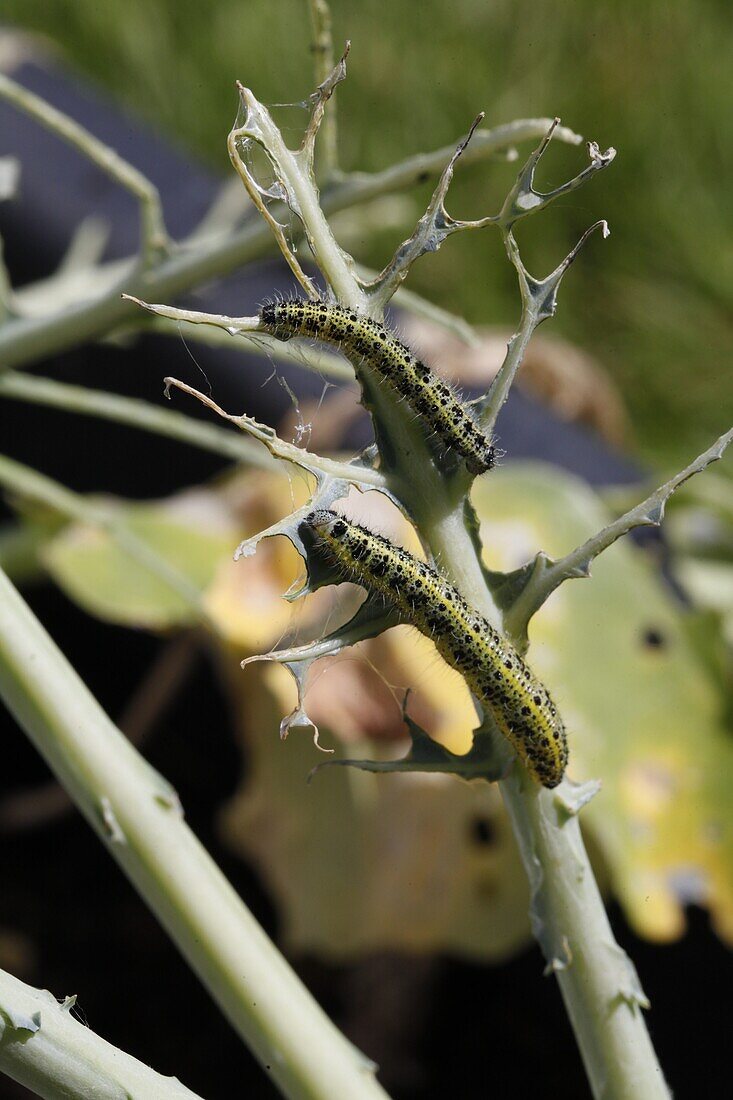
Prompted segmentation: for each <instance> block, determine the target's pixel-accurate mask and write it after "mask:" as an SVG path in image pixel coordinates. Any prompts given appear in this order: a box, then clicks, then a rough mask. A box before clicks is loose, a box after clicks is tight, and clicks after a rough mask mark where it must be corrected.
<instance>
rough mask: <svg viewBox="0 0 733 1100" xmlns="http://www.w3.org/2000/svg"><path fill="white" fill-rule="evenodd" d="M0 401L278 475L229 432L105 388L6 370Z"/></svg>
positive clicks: (265, 458)
mask: <svg viewBox="0 0 733 1100" xmlns="http://www.w3.org/2000/svg"><path fill="white" fill-rule="evenodd" d="M0 397H7V398H11V399H13V400H18V401H29V402H31V403H33V404H35V405H47V406H49V407H51V408H55V409H63V410H65V411H66V412H71V413H81V414H82V415H83V416H95V417H99V418H100V419H101V420H112V421H115V422H116V423H118V424H127V425H128V426H129V427H131V428H139V429H140V430H141V431H146V432H154V433H155V434H157V435H162V436H167V437H168V438H169V439H175V440H177V441H178V442H180V443H188V444H190V445H191V446H192V447H199V448H201V449H202V450H204V451H210V452H212V453H213V454H218V455H222V456H223V457H224V458H230V459H232V461H234V462H244V463H247V464H248V465H251V466H260V467H262V468H263V469H266V470H272V471H281V470H282V467H281V466H280V464H279V463H276V462H273V461H272V460H271V459H270V458H269V457H268V455H267V454H266V452H264V451H263V450H262V448H261V447H258V446H256V444H254V443H252V442H251V441H250V440H248V439H246V438H245V437H243V436H241V435H237V434H235V433H234V432H231V431H226V430H225V429H223V428H219V427H217V426H216V425H214V424H206V423H204V422H202V421H200V420H194V419H193V417H190V416H186V415H184V414H183V413H180V412H176V411H174V410H173V409H166V408H162V409H161V408H158V407H157V406H156V405H151V404H150V403H149V402H147V401H141V400H140V399H139V398H135V397H122V396H121V395H120V394H117V393H109V392H107V391H106V390H93V389H88V388H87V387H86V386H75V385H72V384H71V383H69V382H57V381H56V380H55V379H53V378H41V377H39V376H38V375H35V374H26V373H21V372H18V371H6V372H5V373H4V374H0Z"/></svg>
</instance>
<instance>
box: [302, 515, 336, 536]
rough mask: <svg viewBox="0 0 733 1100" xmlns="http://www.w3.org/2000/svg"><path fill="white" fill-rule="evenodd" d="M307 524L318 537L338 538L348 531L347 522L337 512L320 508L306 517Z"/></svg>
mask: <svg viewBox="0 0 733 1100" xmlns="http://www.w3.org/2000/svg"><path fill="white" fill-rule="evenodd" d="M305 522H306V523H307V525H308V527H310V529H311V530H312V531H314V532H315V533H316V534H317V535H325V534H333V535H335V536H336V537H337V538H338V537H339V535H343V534H344V532H345V531H346V522H345V521H344V519H343V518H342V517H341V516H339V515H337V514H336V512H332V511H330V509H328V508H319V509H318V511H316V512H311V513H310V514H309V515H307V516H306V517H305Z"/></svg>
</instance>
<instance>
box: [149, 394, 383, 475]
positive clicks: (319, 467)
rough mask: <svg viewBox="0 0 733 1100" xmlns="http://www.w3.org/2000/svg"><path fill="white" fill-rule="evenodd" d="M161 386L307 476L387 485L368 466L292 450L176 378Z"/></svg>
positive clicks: (248, 419) (249, 419)
mask: <svg viewBox="0 0 733 1100" xmlns="http://www.w3.org/2000/svg"><path fill="white" fill-rule="evenodd" d="M165 384H166V386H167V387H171V386H174V387H175V388H176V389H178V390H182V391H183V392H184V393H187V394H189V396H191V397H195V398H196V400H197V401H200V402H201V403H202V405H206V407H207V408H209V409H211V410H212V411H213V412H215V413H216V414H217V416H220V417H222V419H223V420H228V421H229V422H230V423H231V424H236V425H237V427H238V428H241V430H242V431H244V432H247V433H248V434H249V435H251V436H252V437H253V439H258V440H259V441H260V443H263V444H264V446H265V447H267V449H268V451H269V452H270V454H272V455H275V456H276V457H277V458H281V459H284V460H285V461H286V462H292V463H293V464H294V465H296V466H300V467H302V469H304V470H308V471H309V472H310V473H314V474H324V475H326V476H328V477H331V478H337V479H339V480H341V481H348V482H350V483H351V484H352V485H363V486H365V487H368V488H370V489H384V488H386V486H387V480H386V478H385V477H384V474H382V473H380V471H379V470H374V469H371V468H369V467H368V466H362V465H355V464H354V463H351V462H341V461H339V460H338V459H335V458H325V457H323V456H322V455H317V454H315V453H314V452H313V451H306V450H305V448H304V447H296V445H295V444H294V443H288V442H286V440H284V439H280V437H279V436H278V435H277V433H276V432H275V431H274V430H273V429H272V428H270V427H269V426H268V425H267V424H259V423H258V422H257V421H256V420H254V419H253V418H252V417H251V416H236V415H234V414H233V413H228V412H225V411H224V409H222V408H221V406H220V405H217V403H216V401H214V400H213V399H212V398H211V397H209V396H208V395H207V394H205V393H201V392H200V390H196V389H194V388H193V386H188V385H186V383H185V382H180V381H179V380H178V379H177V378H166V379H165Z"/></svg>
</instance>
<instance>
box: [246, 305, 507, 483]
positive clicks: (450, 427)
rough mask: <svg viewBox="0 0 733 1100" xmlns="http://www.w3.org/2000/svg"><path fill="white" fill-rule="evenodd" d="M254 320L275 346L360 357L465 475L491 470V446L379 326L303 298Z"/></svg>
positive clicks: (445, 390)
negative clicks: (313, 345) (306, 344)
mask: <svg viewBox="0 0 733 1100" xmlns="http://www.w3.org/2000/svg"><path fill="white" fill-rule="evenodd" d="M259 319H260V324H261V326H262V328H263V329H264V330H265V331H266V332H268V333H269V334H270V335H271V336H275V337H276V338H277V339H278V340H289V339H290V338H291V337H293V336H310V337H311V338H312V339H315V340H320V341H322V342H323V343H324V344H331V345H332V346H335V347H337V348H340V349H341V350H342V351H343V352H344V353H345V354H346V355H347V357H351V356H356V357H359V358H360V359H361V360H362V361H363V362H365V363H367V364H368V366H369V367H370V368H371V369H372V370H373V371H374V373H375V374H377V375H378V376H379V377H380V378H382V379H383V380H384V381H385V382H386V383H387V385H389V386H390V387H391V388H392V389H393V390H394V391H395V392H396V393H398V394H400V396H402V397H404V398H405V400H406V401H407V402H408V404H409V405H410V406H411V407H412V408H413V410H414V411H415V412H416V413H419V414H420V416H422V417H423V418H424V419H425V421H426V423H427V424H428V425H429V426H430V428H431V430H432V431H434V432H435V434H436V435H437V436H438V437H439V438H440V439H442V440H443V442H444V443H445V444H446V446H448V447H452V448H453V450H455V451H457V452H458V454H460V455H461V457H462V458H463V459H464V461H465V463H466V468H467V469H468V470H469V472H470V473H472V474H482V473H484V472H485V471H486V470H490V469H491V468H492V466H493V465H494V460H495V450H494V446H493V444H492V443H491V440H489V439H487V438H486V436H485V435H484V434H483V432H482V431H481V429H480V428H479V427H478V425H477V424H476V422H475V420H474V419H473V417H472V415H471V413H470V412H469V410H468V409H467V408H466V406H465V405H463V404H462V403H461V402H460V401H459V400H458V398H457V397H456V395H455V394H454V393H453V391H452V390H451V389H450V387H449V386H447V385H446V384H445V383H444V382H441V381H440V379H439V378H437V377H436V376H435V375H434V374H433V372H432V371H431V370H430V368H429V367H428V366H427V365H426V364H425V363H423V362H422V361H421V360H420V359H418V358H417V356H415V355H413V353H412V352H411V351H410V349H409V348H407V347H405V345H404V344H403V343H402V342H401V341H400V340H398V339H397V337H396V336H395V335H394V333H392V332H390V331H389V329H387V328H385V327H384V325H380V324H379V322H378V321H373V320H371V319H370V318H368V317H360V316H359V315H358V314H357V313H354V312H353V311H352V310H348V309H344V308H343V306H337V305H330V304H329V303H328V302H324V301H316V302H308V301H305V300H304V299H302V298H288V299H285V301H281V302H271V303H269V304H268V305H265V306H263V307H262V309H261V310H260V314H259Z"/></svg>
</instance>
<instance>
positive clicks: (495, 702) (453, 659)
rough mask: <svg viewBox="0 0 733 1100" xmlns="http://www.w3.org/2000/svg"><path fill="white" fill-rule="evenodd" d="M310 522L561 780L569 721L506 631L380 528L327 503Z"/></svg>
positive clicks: (532, 763)
mask: <svg viewBox="0 0 733 1100" xmlns="http://www.w3.org/2000/svg"><path fill="white" fill-rule="evenodd" d="M305 523H306V525H307V527H308V528H309V529H310V530H311V531H312V532H313V533H314V534H315V536H316V537H317V538H318V544H317V545H318V547H319V549H320V550H321V552H323V553H324V554H325V556H326V557H327V558H328V559H329V560H330V561H332V562H333V563H334V564H335V565H336V567H337V568H338V569H339V571H340V572H341V574H342V575H343V577H344V579H347V580H350V581H356V582H357V583H358V584H361V585H363V586H364V587H365V588H367V589H369V590H372V591H377V592H379V593H380V594H381V595H382V597H383V598H384V599H385V600H386V601H387V602H388V603H390V604H392V605H393V606H394V607H396V608H398V609H399V610H400V611H401V612H402V613H403V615H404V617H405V620H406V621H408V622H410V623H411V624H412V625H413V626H415V627H416V628H417V629H418V630H419V631H420V633H421V634H425V635H426V636H427V637H429V638H432V639H433V641H434V642H435V644H436V646H437V648H438V651H439V653H440V654H441V656H442V657H443V659H444V660H445V661H446V662H447V663H448V664H449V665H451V666H452V667H453V668H455V669H456V670H457V671H458V672H460V673H461V674H462V676H463V677H464V679H465V681H466V683H467V684H468V686H469V687H470V689H471V691H472V692H473V693H474V695H475V696H476V698H477V699H478V700H479V701H480V702H481V703H482V704H483V705H484V706H486V707H488V708H489V709H490V711H491V713H492V715H493V717H494V719H495V720H496V723H497V725H498V727H499V729H500V730H501V732H502V733H503V734H504V736H505V737H506V738H507V740H508V741H509V742H510V744H511V745H512V746H513V748H514V749H515V750H516V752H517V753H518V755H519V756H520V757H521V759H522V760H523V761H524V763H525V765H526V767H527V769H528V771H529V772H530V774H531V775H532V776H533V777H534V779H536V780H537V782H539V783H541V784H542V785H543V786H545V787H556V786H557V785H558V783H559V782H560V780H561V779H562V777H563V774H564V772H565V768H566V766H567V762H568V744H567V738H566V735H565V727H564V726H563V723H562V719H561V718H560V715H559V714H558V712H557V708H556V707H555V704H554V703H553V701H552V699H551V698H550V695H549V693H548V691H547V688H546V687H545V686H544V685H543V684H542V683H540V681H539V680H538V679H537V677H536V676H535V675H534V673H533V672H532V670H531V669H530V668H529V667H528V665H527V664H525V662H524V661H523V660H522V658H521V657H520V656H519V654H518V653H517V652H516V650H515V649H514V647H513V646H512V645H511V644H510V643H509V642H508V641H507V640H506V638H504V637H502V635H501V634H499V632H498V631H497V630H495V629H494V627H493V626H492V625H491V623H489V622H488V621H487V620H486V619H485V618H484V617H483V616H482V615H479V613H478V612H477V611H474V610H473V609H472V608H471V607H469V605H468V604H467V603H466V601H465V600H464V599H463V597H462V596H461V594H460V593H459V592H458V591H457V590H456V589H455V588H454V587H453V586H452V585H451V584H449V583H448V582H447V581H446V580H444V579H443V577H441V576H440V574H439V573H436V572H435V570H434V569H432V568H431V567H430V566H428V565H426V564H425V563H424V562H421V561H419V560H418V559H417V558H415V557H413V556H412V554H408V552H407V551H406V550H402V549H400V548H399V547H397V546H393V545H392V543H391V542H389V541H388V540H387V539H385V538H383V537H382V536H381V535H375V534H374V533H373V532H372V531H368V530H367V529H366V528H364V527H361V526H359V525H358V524H356V523H352V522H351V521H350V520H347V519H345V518H344V517H343V516H339V515H337V514H336V513H335V512H331V511H328V510H327V509H322V510H320V511H318V512H312V513H311V514H310V515H309V516H308V517H307V518H306V520H305Z"/></svg>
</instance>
